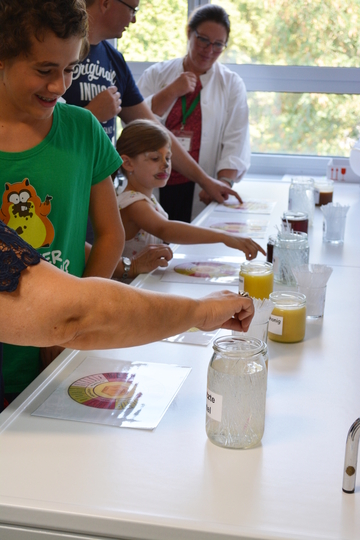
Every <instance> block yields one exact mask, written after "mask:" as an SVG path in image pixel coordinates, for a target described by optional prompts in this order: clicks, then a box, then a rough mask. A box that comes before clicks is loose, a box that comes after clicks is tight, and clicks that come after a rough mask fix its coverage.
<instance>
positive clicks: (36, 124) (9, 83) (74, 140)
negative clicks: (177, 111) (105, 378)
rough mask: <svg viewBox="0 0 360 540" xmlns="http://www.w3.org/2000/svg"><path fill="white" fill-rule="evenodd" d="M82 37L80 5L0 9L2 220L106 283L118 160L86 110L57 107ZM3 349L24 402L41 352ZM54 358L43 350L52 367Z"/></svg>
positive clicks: (4, 3) (5, 1) (11, 388)
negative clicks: (89, 235)
mask: <svg viewBox="0 0 360 540" xmlns="http://www.w3.org/2000/svg"><path fill="white" fill-rule="evenodd" d="M86 32H87V15H86V9H85V3H84V1H83V0H48V1H47V2H46V3H44V2H43V1H42V0H0V170H1V183H0V204H1V207H0V219H1V220H2V221H3V222H4V223H5V224H7V225H8V226H9V227H11V228H13V229H14V230H16V231H17V233H18V234H19V235H20V236H21V237H22V238H23V239H24V240H26V241H27V242H28V243H30V244H31V245H32V246H33V247H35V248H36V249H37V250H39V252H40V253H41V254H42V255H43V256H44V257H45V259H47V260H48V261H49V262H51V263H52V264H54V265H55V266H57V267H59V268H61V269H63V270H64V271H66V272H69V273H71V274H74V275H76V276H84V277H85V276H101V277H107V278H110V277H111V276H112V274H113V271H114V268H115V267H116V264H117V262H118V260H119V257H120V255H121V253H122V249H123V243H124V234H123V228H122V224H121V221H120V218H119V212H118V209H117V204H116V198H115V193H114V188H113V184H112V180H111V176H110V175H111V173H113V172H114V171H115V170H117V169H118V168H119V166H120V165H121V159H120V158H119V156H118V154H117V152H116V151H115V149H114V148H113V146H112V145H111V142H110V140H109V138H108V137H107V135H106V134H105V132H104V131H103V129H102V127H101V125H100V124H99V122H98V121H97V120H96V119H95V118H94V116H93V115H92V114H91V113H90V112H89V111H87V110H84V109H80V108H78V107H73V106H70V105H65V104H63V103H59V102H58V100H59V98H60V97H61V95H62V94H63V93H64V92H65V91H66V89H67V88H68V87H69V86H70V84H71V80H72V72H73V69H74V67H75V65H76V64H77V63H78V61H79V59H81V58H83V57H84V56H85V55H86V52H87V39H86ZM88 213H89V214H90V219H91V222H92V225H93V229H94V233H95V240H94V243H93V246H92V249H91V252H90V256H89V258H88V261H87V263H86V264H85V249H84V246H85V238H86V224H87V216H88ZM21 316H23V314H21V313H19V317H21ZM27 316H29V315H28V314H27ZM4 349H5V350H4V365H3V368H4V378H5V389H6V392H8V393H19V392H21V391H22V390H23V389H24V388H25V387H26V386H27V385H28V384H29V383H30V382H31V381H32V380H33V379H34V378H35V377H36V376H37V375H38V373H39V372H40V357H39V350H38V349H32V348H27V347H26V348H22V347H12V346H9V345H6V346H5V347H4ZM58 352H59V349H57V350H56V349H47V350H45V351H43V356H44V358H46V363H48V362H49V361H51V360H52V359H53V358H54V357H55V356H56V354H57V353H58Z"/></svg>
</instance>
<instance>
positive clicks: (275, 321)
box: [268, 315, 283, 336]
mask: <svg viewBox="0 0 360 540" xmlns="http://www.w3.org/2000/svg"><path fill="white" fill-rule="evenodd" d="M268 331H269V332H271V333H272V334H277V335H278V336H282V333H283V317H278V316H277V315H270V319H269V328H268Z"/></svg>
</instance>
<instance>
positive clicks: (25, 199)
mask: <svg viewBox="0 0 360 540" xmlns="http://www.w3.org/2000/svg"><path fill="white" fill-rule="evenodd" d="M51 199H52V196H51V195H46V197H45V201H44V202H41V199H40V197H38V195H37V193H36V189H35V188H34V187H33V186H32V185H31V184H30V181H29V179H28V178H25V179H24V180H23V181H22V182H16V183H15V184H9V183H8V182H6V184H5V190H4V193H3V198H2V206H1V208H0V219H1V220H2V221H3V222H4V223H5V225H8V226H9V227H11V228H12V229H14V230H15V231H16V232H17V233H18V235H19V236H21V238H23V239H24V240H25V241H26V242H28V243H29V244H30V245H31V246H32V247H34V248H35V249H38V248H41V247H48V246H50V244H51V243H52V241H53V240H54V236H55V231H54V227H53V224H52V223H51V221H50V220H49V218H48V217H47V216H48V214H49V213H50V211H51V202H50V201H51Z"/></svg>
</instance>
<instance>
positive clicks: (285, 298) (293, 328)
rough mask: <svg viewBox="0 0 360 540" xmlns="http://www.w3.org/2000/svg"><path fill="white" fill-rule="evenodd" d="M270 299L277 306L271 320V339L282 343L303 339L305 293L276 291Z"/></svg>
mask: <svg viewBox="0 0 360 540" xmlns="http://www.w3.org/2000/svg"><path fill="white" fill-rule="evenodd" d="M270 300H272V301H273V302H274V304H275V306H274V309H273V311H272V313H271V315H270V320H269V329H268V336H269V339H272V340H273V341H280V342H281V343H296V342H298V341H302V340H303V339H304V337H305V327H306V296H305V294H302V293H297V292H290V291H289V292H287V291H275V292H273V293H271V294H270Z"/></svg>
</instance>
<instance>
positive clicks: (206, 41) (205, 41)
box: [119, 0, 227, 54]
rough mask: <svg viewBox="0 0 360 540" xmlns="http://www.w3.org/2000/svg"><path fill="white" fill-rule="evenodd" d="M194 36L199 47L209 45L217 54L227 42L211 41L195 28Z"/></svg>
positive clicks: (203, 47)
mask: <svg viewBox="0 0 360 540" xmlns="http://www.w3.org/2000/svg"><path fill="white" fill-rule="evenodd" d="M119 1H120V0H119ZM195 36H196V39H197V43H198V45H199V47H201V49H207V48H208V47H209V46H211V47H212V50H213V52H214V53H216V54H219V53H221V52H222V51H223V50H224V49H226V47H227V43H223V42H222V41H214V43H212V42H211V41H210V40H209V39H208V38H206V37H204V36H200V34H198V33H197V31H196V30H195Z"/></svg>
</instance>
